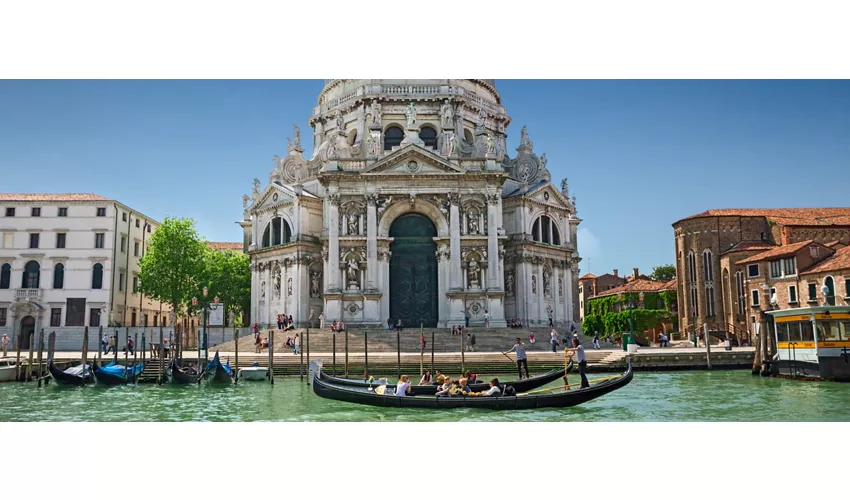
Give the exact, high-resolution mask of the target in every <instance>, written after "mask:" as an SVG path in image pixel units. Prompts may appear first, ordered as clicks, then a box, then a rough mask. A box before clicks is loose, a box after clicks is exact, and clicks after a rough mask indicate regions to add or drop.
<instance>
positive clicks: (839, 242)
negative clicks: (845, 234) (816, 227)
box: [824, 240, 846, 248]
mask: <svg viewBox="0 0 850 500" xmlns="http://www.w3.org/2000/svg"><path fill="white" fill-rule="evenodd" d="M824 245H826V246H828V247H829V248H835V247H837V246H839V245H844V243H841V240H835V241H830V242H829V243H824ZM845 246H846V245H845Z"/></svg>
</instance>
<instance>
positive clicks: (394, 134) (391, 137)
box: [384, 126, 404, 151]
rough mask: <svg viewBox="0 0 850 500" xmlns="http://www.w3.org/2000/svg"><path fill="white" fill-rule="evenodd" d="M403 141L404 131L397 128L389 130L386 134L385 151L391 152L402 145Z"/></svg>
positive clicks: (393, 127)
mask: <svg viewBox="0 0 850 500" xmlns="http://www.w3.org/2000/svg"><path fill="white" fill-rule="evenodd" d="M402 140H404V131H402V130H401V129H400V128H398V127H396V126H392V127H390V128H388V129H387V131H386V132H384V151H389V150H391V149H392V148H394V147H396V146H398V145H400V144H401V141H402Z"/></svg>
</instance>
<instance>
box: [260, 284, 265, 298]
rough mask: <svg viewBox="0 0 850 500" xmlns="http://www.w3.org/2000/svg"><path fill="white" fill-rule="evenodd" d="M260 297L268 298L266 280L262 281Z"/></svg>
mask: <svg viewBox="0 0 850 500" xmlns="http://www.w3.org/2000/svg"><path fill="white" fill-rule="evenodd" d="M260 298H261V299H264V298H266V282H265V281H263V282H262V283H260Z"/></svg>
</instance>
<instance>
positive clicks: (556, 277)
mask: <svg viewBox="0 0 850 500" xmlns="http://www.w3.org/2000/svg"><path fill="white" fill-rule="evenodd" d="M560 279H561V270H560V269H559V268H558V267H557V266H556V265H553V266H552V297H554V300H552V305H553V307H552V324H553V325H555V324H557V322H558V320H559V319H560V318H561V316H562V314H561V303H560V302H559V299H560V293H558V281H560ZM547 321H548V319H547ZM547 324H548V323H547Z"/></svg>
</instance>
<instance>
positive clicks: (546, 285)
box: [543, 268, 552, 296]
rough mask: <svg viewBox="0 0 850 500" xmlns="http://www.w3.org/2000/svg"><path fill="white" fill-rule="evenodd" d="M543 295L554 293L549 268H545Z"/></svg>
mask: <svg viewBox="0 0 850 500" xmlns="http://www.w3.org/2000/svg"><path fill="white" fill-rule="evenodd" d="M543 295H547V296H548V295H552V284H551V283H550V282H549V269H546V268H543Z"/></svg>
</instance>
